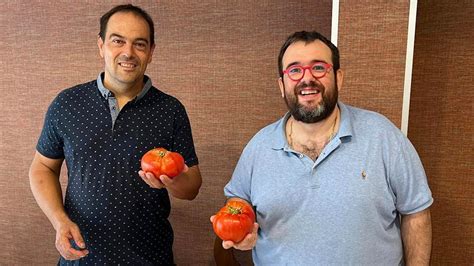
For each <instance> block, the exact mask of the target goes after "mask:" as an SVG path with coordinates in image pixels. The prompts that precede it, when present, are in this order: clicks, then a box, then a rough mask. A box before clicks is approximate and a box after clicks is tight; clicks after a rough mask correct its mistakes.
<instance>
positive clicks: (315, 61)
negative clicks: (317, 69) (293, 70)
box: [285, 59, 328, 69]
mask: <svg viewBox="0 0 474 266" xmlns="http://www.w3.org/2000/svg"><path fill="white" fill-rule="evenodd" d="M314 63H326V64H327V63H328V62H326V61H324V60H319V59H314V60H311V62H310V63H309V64H310V65H311V64H314ZM295 65H300V62H298V61H296V62H292V63H290V64H289V65H287V66H286V68H285V69H288V68H289V67H292V66H295Z"/></svg>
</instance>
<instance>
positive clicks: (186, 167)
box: [183, 164, 189, 173]
mask: <svg viewBox="0 0 474 266" xmlns="http://www.w3.org/2000/svg"><path fill="white" fill-rule="evenodd" d="M188 170H189V167H188V166H187V165H186V164H185V165H184V168H183V173H186V172H187V171H188Z"/></svg>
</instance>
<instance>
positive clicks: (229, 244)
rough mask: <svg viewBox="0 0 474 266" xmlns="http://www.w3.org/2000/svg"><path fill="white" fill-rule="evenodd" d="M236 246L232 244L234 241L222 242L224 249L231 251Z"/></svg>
mask: <svg viewBox="0 0 474 266" xmlns="http://www.w3.org/2000/svg"><path fill="white" fill-rule="evenodd" d="M234 245H235V244H234V242H232V241H230V240H224V241H222V247H223V248H224V249H229V248H231V247H233V246H234Z"/></svg>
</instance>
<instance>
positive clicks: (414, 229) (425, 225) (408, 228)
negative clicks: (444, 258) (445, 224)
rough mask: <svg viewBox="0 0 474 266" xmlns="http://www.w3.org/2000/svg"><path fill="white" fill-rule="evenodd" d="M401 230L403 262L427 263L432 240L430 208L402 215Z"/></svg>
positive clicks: (408, 264) (412, 263) (408, 265)
mask: <svg viewBox="0 0 474 266" xmlns="http://www.w3.org/2000/svg"><path fill="white" fill-rule="evenodd" d="M401 230H402V240H403V246H404V252H405V264H406V265H407V266H411V265H429V263H430V256H431V240H432V239H431V238H432V236H431V215H430V210H429V209H426V210H424V211H421V212H418V213H414V214H410V215H405V216H403V217H402V228H401Z"/></svg>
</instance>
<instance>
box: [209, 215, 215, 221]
mask: <svg viewBox="0 0 474 266" xmlns="http://www.w3.org/2000/svg"><path fill="white" fill-rule="evenodd" d="M215 217H216V216H215V215H212V216H211V217H210V218H209V220H211V223H214V218H215Z"/></svg>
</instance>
